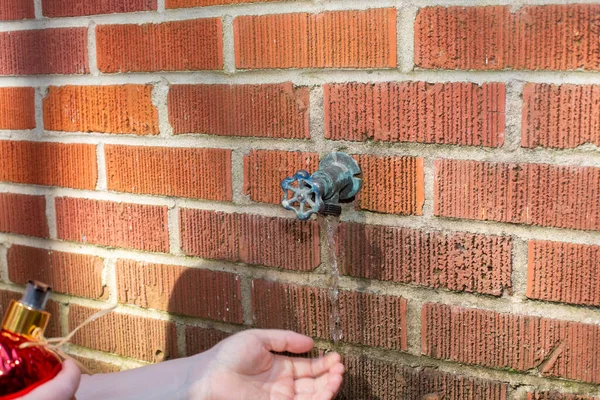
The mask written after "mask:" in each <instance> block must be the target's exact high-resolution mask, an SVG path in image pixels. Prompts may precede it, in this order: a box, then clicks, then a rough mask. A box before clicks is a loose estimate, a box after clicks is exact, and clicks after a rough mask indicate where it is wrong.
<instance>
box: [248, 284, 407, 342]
mask: <svg viewBox="0 0 600 400" xmlns="http://www.w3.org/2000/svg"><path fill="white" fill-rule="evenodd" d="M339 302H340V303H339V305H340V310H339V315H340V321H339V325H340V328H341V331H342V337H341V340H342V341H344V342H348V343H356V344H364V345H367V346H375V347H386V348H390V349H396V350H406V349H407V339H406V300H405V299H403V298H401V297H392V296H379V295H375V294H369V293H358V292H346V291H341V292H340V293H339ZM252 307H253V311H254V322H255V324H256V326H257V327H259V328H266V329H289V330H293V331H296V332H300V333H303V334H306V335H309V336H312V337H315V338H320V339H330V338H331V329H332V328H333V327H332V321H331V319H332V318H331V302H330V299H329V297H328V295H327V290H326V289H319V288H314V287H308V286H298V285H293V284H284V283H279V282H269V281H264V280H254V281H252Z"/></svg>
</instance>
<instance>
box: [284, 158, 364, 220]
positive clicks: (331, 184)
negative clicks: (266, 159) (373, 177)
mask: <svg viewBox="0 0 600 400" xmlns="http://www.w3.org/2000/svg"><path fill="white" fill-rule="evenodd" d="M359 174H360V167H359V166H358V163H357V162H356V160H355V159H354V158H352V157H350V156H349V155H348V154H346V153H341V152H333V153H329V154H327V155H326V156H325V158H323V160H321V162H320V163H319V169H318V171H317V172H315V173H314V174H312V175H310V174H309V173H308V172H307V171H305V170H300V171H298V172H296V173H295V174H294V176H293V177H291V178H290V177H287V178H285V179H284V180H283V181H281V188H282V189H283V200H282V201H281V205H282V206H283V207H284V208H285V209H287V210H292V211H294V212H295V213H296V216H297V217H298V219H300V220H307V219H309V218H310V217H311V215H313V214H317V213H318V214H322V215H333V216H339V215H340V214H341V213H342V207H341V206H340V205H339V202H340V200H348V199H351V198H352V197H354V196H355V195H356V193H358V191H359V190H360V187H361V185H362V179H360V178H359V177H357V175H359ZM295 203H297V206H295V207H294V204H295Z"/></svg>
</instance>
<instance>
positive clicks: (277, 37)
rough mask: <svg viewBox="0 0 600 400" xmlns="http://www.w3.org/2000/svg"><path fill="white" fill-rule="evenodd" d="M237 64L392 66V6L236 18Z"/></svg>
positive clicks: (337, 66)
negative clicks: (361, 9)
mask: <svg viewBox="0 0 600 400" xmlns="http://www.w3.org/2000/svg"><path fill="white" fill-rule="evenodd" d="M233 29H234V37H235V64H236V67H237V68H242V69H252V68H395V67H396V9H394V8H379V9H370V10H364V11H333V12H324V13H321V14H308V13H297V14H279V15H259V16H243V17H237V18H236V19H235V20H234V21H233Z"/></svg>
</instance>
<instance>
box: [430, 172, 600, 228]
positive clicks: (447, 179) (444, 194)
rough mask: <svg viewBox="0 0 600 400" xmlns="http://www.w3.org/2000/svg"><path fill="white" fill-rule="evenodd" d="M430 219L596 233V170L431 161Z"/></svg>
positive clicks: (599, 184) (599, 216)
mask: <svg viewBox="0 0 600 400" xmlns="http://www.w3.org/2000/svg"><path fill="white" fill-rule="evenodd" d="M434 192H435V193H434V213H435V215H437V216H441V217H453V218H469V219H478V220H490V221H500V222H510V223H518V224H528V225H540V226H550V227H556V228H569V229H586V230H600V196H598V193H600V168H592V167H575V166H558V165H546V164H509V163H490V162H479V161H464V160H436V161H435V189H434Z"/></svg>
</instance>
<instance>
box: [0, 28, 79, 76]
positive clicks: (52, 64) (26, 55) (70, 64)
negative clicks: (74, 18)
mask: <svg viewBox="0 0 600 400" xmlns="http://www.w3.org/2000/svg"><path fill="white" fill-rule="evenodd" d="M87 51H88V49H87V28H53V29H36V30H30V31H14V32H0V75H37V74H87V73H88V72H89V68H88V56H87Z"/></svg>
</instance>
